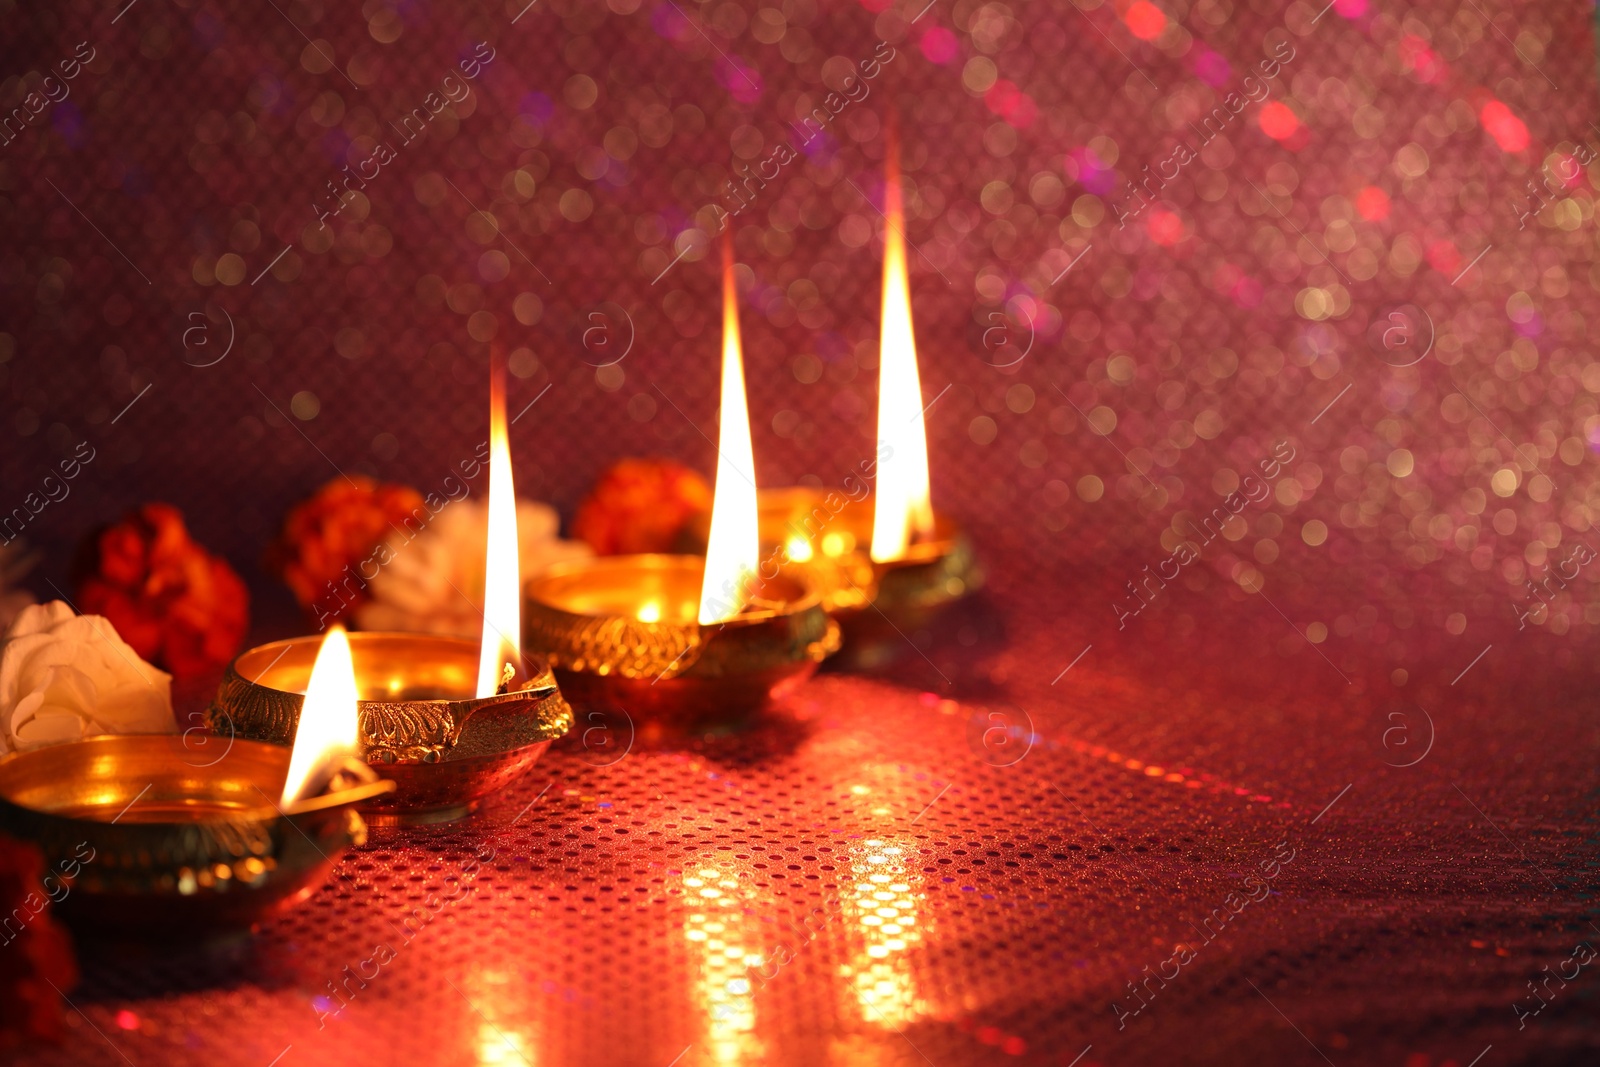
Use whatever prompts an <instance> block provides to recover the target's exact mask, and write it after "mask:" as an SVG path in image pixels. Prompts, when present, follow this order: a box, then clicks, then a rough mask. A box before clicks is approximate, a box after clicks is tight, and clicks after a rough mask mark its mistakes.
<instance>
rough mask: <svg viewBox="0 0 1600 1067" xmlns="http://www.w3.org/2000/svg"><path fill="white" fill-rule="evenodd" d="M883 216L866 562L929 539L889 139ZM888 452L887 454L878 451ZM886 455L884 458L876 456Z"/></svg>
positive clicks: (893, 144)
mask: <svg viewBox="0 0 1600 1067" xmlns="http://www.w3.org/2000/svg"><path fill="white" fill-rule="evenodd" d="M888 142H889V150H888V153H887V156H888V160H887V163H886V165H885V172H886V174H885V182H884V194H883V199H884V204H883V214H884V217H885V226H884V231H883V317H882V321H881V325H880V333H879V339H878V448H879V452H880V455H879V457H878V488H877V494H876V499H875V502H874V510H873V516H872V558H873V559H874V560H876V561H878V562H880V563H885V562H888V561H889V560H895V559H900V558H901V557H903V556H904V555H905V553H906V548H907V546H909V545H910V544H911V539H912V537H913V535H922V536H929V535H931V534H932V533H933V502H932V499H931V497H930V495H929V492H928V433H927V429H926V428H925V427H924V425H923V421H922V379H921V377H920V376H919V375H918V373H917V343H916V339H915V337H914V335H913V332H912V327H911V280H910V277H909V276H908V274H907V271H906V244H905V208H904V206H903V205H902V202H901V195H900V146H899V139H898V137H896V136H895V134H894V130H893V127H892V126H891V127H890V131H889V137H888ZM885 446H887V449H885ZM885 450H887V453H888V454H887V455H883V454H882V453H883V452H884V451H885Z"/></svg>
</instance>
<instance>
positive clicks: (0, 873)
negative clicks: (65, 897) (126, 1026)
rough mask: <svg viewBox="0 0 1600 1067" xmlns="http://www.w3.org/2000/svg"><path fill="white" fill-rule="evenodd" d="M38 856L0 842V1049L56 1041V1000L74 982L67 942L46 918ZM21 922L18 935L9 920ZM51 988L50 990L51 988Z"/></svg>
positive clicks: (59, 1024)
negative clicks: (0, 921) (1, 923)
mask: <svg viewBox="0 0 1600 1067" xmlns="http://www.w3.org/2000/svg"><path fill="white" fill-rule="evenodd" d="M43 875H44V857H43V856H41V855H40V854H39V850H38V849H36V848H34V847H33V846H32V845H28V844H24V843H22V842H20V841H14V840H12V839H11V838H9V837H0V915H5V916H7V917H8V918H11V919H12V920H13V921H12V922H11V923H9V924H7V930H6V932H5V934H4V935H0V936H5V937H6V938H7V941H6V942H5V943H4V944H0V1049H5V1048H13V1047H15V1046H17V1045H19V1044H21V1043H22V1042H23V1041H26V1040H29V1039H44V1040H50V1041H55V1040H59V1039H60V1038H61V1036H62V1034H63V1032H64V1027H63V1019H62V1012H61V995H60V993H57V992H56V990H58V989H59V990H61V991H62V992H65V991H66V990H68V989H71V988H72V986H73V985H74V984H76V983H77V981H78V965H77V963H76V962H75V961H74V959H73V956H72V942H71V941H69V940H68V938H67V934H66V931H65V930H63V929H62V928H61V927H60V926H59V925H57V924H56V922H55V920H54V917H53V916H52V915H51V914H50V910H49V909H50V903H51V901H50V897H49V895H48V894H47V893H46V892H45V889H44V883H43V881H42V878H43ZM18 917H21V918H23V919H24V920H25V921H23V923H22V925H21V928H20V930H18V929H17V928H16V923H15V920H16V918H18ZM52 986H54V988H52Z"/></svg>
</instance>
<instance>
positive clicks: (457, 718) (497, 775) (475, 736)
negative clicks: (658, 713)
mask: <svg viewBox="0 0 1600 1067" xmlns="http://www.w3.org/2000/svg"><path fill="white" fill-rule="evenodd" d="M489 445H490V454H489V508H488V510H489V535H488V546H487V556H486V558H485V567H484V571H485V583H484V584H485V593H484V625H483V639H482V641H481V642H480V644H478V645H474V644H473V643H472V642H470V641H464V640H461V639H459V638H452V637H440V636H435V635H431V634H410V633H356V634H351V635H350V637H349V640H350V646H351V651H352V655H353V660H354V671H355V679H356V683H355V684H356V697H357V701H358V704H357V707H358V715H359V725H360V733H359V744H358V746H357V751H356V755H357V756H358V757H359V758H360V759H362V760H364V761H365V762H366V763H367V764H369V765H371V767H372V768H373V770H374V771H376V772H377V774H378V775H380V776H381V777H383V778H386V779H390V780H392V781H393V782H394V783H395V785H396V787H397V788H396V789H395V790H394V791H393V792H392V793H390V794H388V795H386V796H378V797H373V798H371V799H369V800H368V801H366V802H364V804H363V806H362V811H363V812H364V813H366V814H367V816H368V818H369V819H370V820H371V821H373V822H375V823H377V824H379V825H389V824H395V823H431V822H445V821H449V820H451V819H458V818H461V817H462V816H464V815H466V814H468V813H469V812H471V811H472V810H474V809H475V808H476V807H477V806H478V804H479V803H480V802H481V801H482V799H483V798H484V797H486V796H488V795H490V794H492V793H494V792H496V791H498V790H500V789H502V788H504V787H505V786H506V785H507V784H509V783H510V782H512V781H513V780H515V779H516V778H517V777H519V776H520V775H522V774H523V773H524V772H526V771H527V769H528V768H529V767H531V766H532V765H533V764H534V763H535V762H536V761H537V760H538V759H539V757H540V756H542V755H544V752H545V750H546V749H547V748H549V747H550V743H551V742H552V741H554V740H556V739H557V738H558V737H560V736H562V735H563V734H565V733H566V732H567V730H568V729H570V728H571V726H572V709H571V708H569V707H568V706H567V703H566V701H565V700H564V699H563V698H562V696H561V693H560V691H559V690H558V689H557V687H556V681H555V678H554V676H553V675H552V674H551V673H550V670H549V668H548V667H546V666H545V665H544V664H543V663H538V664H533V665H529V664H526V663H524V661H523V657H522V652H521V638H520V634H521V618H520V613H521V604H520V600H519V594H518V584H519V582H518V578H519V575H518V569H517V568H518V561H517V515H516V494H515V491H514V488H513V485H512V478H511V452H510V448H509V447H508V443H507V434H506V418H505V381H504V369H503V366H502V365H500V364H498V363H497V365H496V373H495V375H494V378H493V383H492V387H491V395H490V415H489ZM316 647H317V639H316V638H315V637H301V638H295V639H293V640H289V641H279V642H276V643H274V644H269V645H262V646H259V647H257V648H253V649H250V650H249V651H248V652H245V653H244V654H243V655H241V656H240V657H239V658H238V659H237V660H235V661H234V662H233V664H232V665H231V666H230V667H229V668H228V671H227V673H226V675H225V676H224V677H223V681H222V685H221V687H220V688H219V689H218V691H217V696H216V699H215V700H214V701H213V703H212V705H211V708H210V712H209V728H210V729H211V731H212V732H213V733H219V734H223V735H228V736H234V735H236V736H239V737H246V738H250V739H253V740H257V741H268V742H272V743H274V744H280V745H287V744H289V743H290V742H291V741H293V740H296V738H297V734H296V731H297V728H298V724H299V722H300V718H301V706H302V701H303V698H302V696H301V693H302V692H304V691H305V688H306V685H307V681H308V679H309V677H310V673H311V667H312V662H313V660H314V658H315V656H316Z"/></svg>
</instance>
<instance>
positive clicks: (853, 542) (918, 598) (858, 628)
mask: <svg viewBox="0 0 1600 1067" xmlns="http://www.w3.org/2000/svg"><path fill="white" fill-rule="evenodd" d="M759 507H760V515H761V544H762V552H763V555H764V556H766V557H767V558H774V557H775V560H776V562H783V563H785V565H786V566H792V567H795V568H798V569H800V570H802V571H805V572H808V575H809V579H810V581H811V582H812V584H813V585H814V586H815V587H816V588H817V589H818V590H819V591H820V593H821V595H822V599H823V604H824V606H825V607H826V608H827V609H828V611H829V612H830V613H832V614H833V616H834V617H835V618H836V619H838V620H839V625H840V626H841V627H842V628H843V631H844V634H843V637H844V640H843V648H842V650H841V653H840V658H839V662H840V664H841V665H843V666H847V667H848V666H863V667H867V666H875V665H878V664H880V663H883V662H886V661H887V660H889V659H892V658H894V656H896V655H897V654H899V652H900V650H901V649H902V648H903V647H904V645H905V641H906V638H907V636H908V635H909V634H911V633H913V632H915V631H917V630H920V629H922V628H924V627H926V626H927V625H928V624H930V623H931V622H933V621H934V619H936V618H938V616H939V615H940V613H942V612H943V611H944V610H945V609H946V608H948V607H949V606H950V605H951V604H953V603H955V602H956V601H957V600H960V599H961V598H962V597H965V596H967V595H969V594H970V593H973V592H975V591H976V590H978V589H979V588H980V587H982V585H983V578H984V576H983V570H982V568H981V567H980V566H979V565H978V557H977V553H976V551H975V550H974V549H973V547H972V542H971V541H970V540H969V539H968V538H967V535H966V534H965V533H963V532H962V531H961V529H960V527H958V526H957V525H956V524H955V523H954V522H953V521H951V520H950V519H949V518H948V517H946V516H943V515H937V514H936V515H935V516H934V533H933V536H932V537H931V538H928V539H926V540H922V541H916V542H914V543H912V545H911V546H910V547H909V548H908V549H907V550H906V555H905V558H903V559H898V560H893V561H891V562H888V563H875V562H873V560H872V558H871V555H870V553H869V549H870V548H871V545H872V501H871V499H870V498H867V499H863V500H852V499H850V498H848V497H846V496H845V495H844V494H842V493H838V492H833V493H828V492H824V491H822V490H818V489H808V488H805V487H803V486H793V487H787V488H781V489H763V490H761V493H760V498H759Z"/></svg>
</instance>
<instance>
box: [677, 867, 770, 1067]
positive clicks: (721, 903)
mask: <svg viewBox="0 0 1600 1067" xmlns="http://www.w3.org/2000/svg"><path fill="white" fill-rule="evenodd" d="M683 886H684V895H685V898H686V904H687V906H688V908H689V915H688V918H686V919H685V920H684V924H683V936H684V938H685V939H687V940H688V941H689V943H690V944H693V945H696V946H697V947H699V949H700V976H699V980H698V981H697V982H696V985H695V991H696V994H697V998H698V999H699V1001H700V1003H701V1004H702V1005H703V1007H704V1009H705V1013H706V1046H707V1047H708V1048H709V1049H710V1052H711V1058H712V1059H713V1060H714V1061H715V1062H717V1063H743V1062H746V1061H747V1060H748V1059H749V1058H750V1056H751V1054H752V1051H753V1049H754V1045H755V1038H754V1036H753V1034H752V1031H753V1030H754V1029H755V1025H756V1007H755V1000H754V996H753V993H754V990H753V989H752V988H751V984H750V968H752V967H759V966H761V955H760V953H757V952H752V951H750V949H749V948H748V947H747V946H746V945H745V934H746V930H745V914H744V908H743V903H742V901H741V900H740V898H739V894H738V889H739V880H738V878H736V877H734V876H733V875H732V874H729V873H727V872H725V871H719V870H717V869H716V868H715V867H697V868H695V869H693V870H690V871H687V872H685V874H684V876H683Z"/></svg>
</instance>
